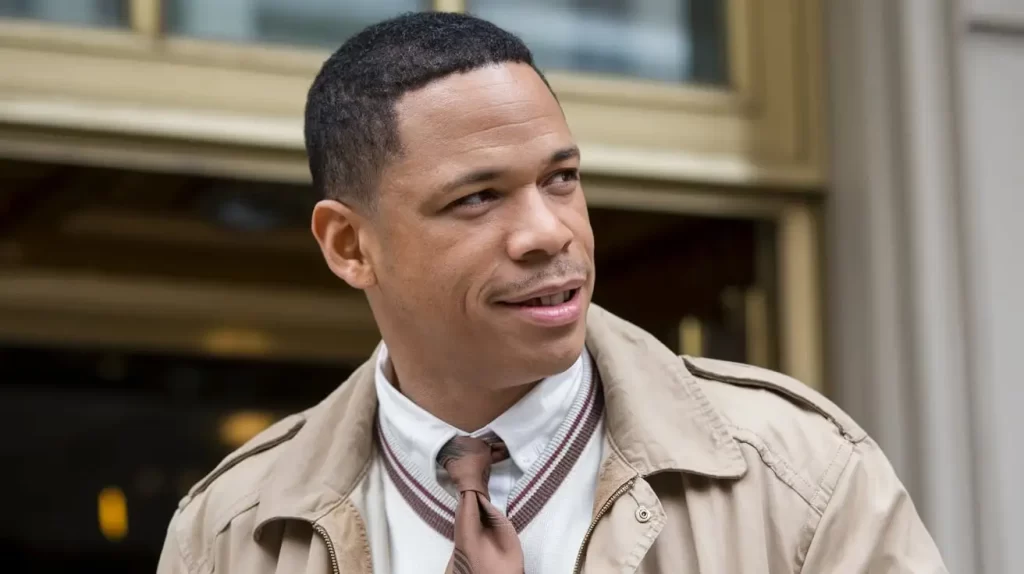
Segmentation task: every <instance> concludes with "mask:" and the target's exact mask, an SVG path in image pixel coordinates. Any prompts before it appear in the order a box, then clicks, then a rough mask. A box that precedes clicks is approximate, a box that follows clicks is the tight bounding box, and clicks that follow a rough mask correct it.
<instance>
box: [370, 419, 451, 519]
mask: <svg viewBox="0 0 1024 574" xmlns="http://www.w3.org/2000/svg"><path fill="white" fill-rule="evenodd" d="M377 442H379V443H380V444H382V445H384V448H385V449H386V450H387V452H388V454H390V455H391V458H393V459H394V467H395V468H396V469H397V470H399V471H401V473H402V475H404V476H405V478H406V479H407V480H408V482H410V483H412V485H413V486H415V487H416V490H417V491H419V493H421V494H422V495H423V496H424V497H425V498H426V499H427V500H430V501H431V502H433V503H434V504H436V505H437V506H438V507H440V508H441V509H442V510H444V511H446V514H450V515H451V518H453V519H454V518H455V511H454V510H452V509H451V507H449V506H448V505H447V504H445V503H443V502H441V501H440V500H438V499H437V498H435V497H434V495H433V494H431V493H430V491H428V490H427V489H426V487H424V486H423V485H422V484H420V482H419V481H418V480H416V478H415V477H414V476H412V473H410V472H409V471H408V470H406V468H405V467H404V466H402V463H401V462H400V461H399V460H398V456H396V455H395V452H394V451H393V450H392V449H391V444H390V443H388V440H387V438H386V437H385V436H384V433H383V431H379V430H378V432H377ZM384 460H385V461H388V458H387V457H384Z"/></svg>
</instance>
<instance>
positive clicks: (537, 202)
mask: <svg viewBox="0 0 1024 574" xmlns="http://www.w3.org/2000/svg"><path fill="white" fill-rule="evenodd" d="M572 240H573V233H572V230H571V229H569V227H568V226H567V225H566V224H565V222H563V221H562V218H561V217H559V213H558V211H557V207H556V206H552V205H551V201H550V199H549V198H547V197H545V195H544V193H543V192H541V191H540V190H537V189H534V190H531V191H530V192H529V193H527V194H525V197H524V198H523V202H522V205H521V207H520V208H519V209H518V210H517V217H516V225H515V227H514V228H513V231H512V233H511V234H510V236H509V241H508V252H509V253H508V254H509V257H511V258H512V259H514V260H516V261H526V260H529V259H533V258H544V259H546V258H550V257H553V256H555V255H558V254H559V253H562V252H563V251H565V250H566V249H568V248H569V245H570V244H571V243H572Z"/></svg>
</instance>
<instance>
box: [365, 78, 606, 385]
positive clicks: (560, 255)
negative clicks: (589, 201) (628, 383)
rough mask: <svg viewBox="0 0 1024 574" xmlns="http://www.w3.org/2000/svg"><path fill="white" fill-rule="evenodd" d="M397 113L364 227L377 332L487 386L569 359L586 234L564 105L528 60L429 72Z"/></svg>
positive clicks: (581, 321)
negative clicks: (397, 149) (395, 147)
mask: <svg viewBox="0 0 1024 574" xmlns="http://www.w3.org/2000/svg"><path fill="white" fill-rule="evenodd" d="M396 111H397V119H398V127H399V136H400V140H401V146H402V152H401V154H400V155H399V157H398V158H396V159H394V160H392V161H391V162H390V163H389V165H387V166H386V168H385V169H384V171H383V173H382V177H381V184H380V187H379V191H378V193H379V203H378V206H377V212H376V214H375V215H374V216H372V217H371V218H370V219H369V220H368V224H367V227H368V229H367V232H368V233H369V234H370V235H371V236H372V238H373V240H372V241H370V242H369V244H370V245H372V250H373V252H372V253H371V254H370V255H371V258H372V260H373V271H374V275H375V277H376V285H375V286H374V287H372V288H371V289H368V290H367V293H368V296H369V298H370V302H371V305H372V306H373V308H374V313H375V315H376V316H377V320H378V323H380V325H381V329H382V331H383V332H384V336H385V338H386V339H388V338H389V337H390V338H391V339H398V340H401V341H403V343H402V344H405V345H408V346H410V347H416V348H417V350H416V351H414V352H416V353H430V355H431V356H432V357H433V359H434V360H437V359H440V360H444V361H451V362H454V363H453V365H452V366H454V367H456V368H457V369H462V370H464V371H465V373H466V374H470V375H471V374H473V373H477V374H479V373H480V372H487V371H489V372H493V373H494V374H495V381H494V383H492V384H495V385H501V384H512V383H513V382H514V381H512V380H508V379H507V378H508V377H512V378H516V377H522V378H542V377H544V376H548V375H551V374H554V373H557V372H560V371H562V370H564V369H566V368H568V367H569V366H570V365H571V364H572V362H573V361H574V360H575V359H576V358H577V357H578V356H579V354H580V352H581V351H582V348H583V343H584V336H585V319H586V311H587V307H588V306H589V304H590V297H591V293H592V291H593V285H594V237H593V231H592V230H591V228H590V221H589V218H588V215H587V207H586V202H585V200H584V197H583V189H582V187H581V186H580V182H579V172H578V169H579V152H578V150H577V148H576V144H575V142H574V141H573V138H572V135H571V134H570V132H569V127H568V125H567V124H566V122H565V118H564V116H563V115H562V110H561V108H560V107H559V105H558V102H557V101H556V100H555V98H554V97H553V96H552V94H551V93H550V91H549V90H548V88H547V86H546V85H545V84H544V82H543V81H542V80H541V78H540V77H539V76H538V75H537V73H536V72H534V71H533V69H531V68H530V67H529V66H526V65H522V64H505V65H495V66H490V67H486V68H483V69H479V70H475V71H472V72H469V73H466V74H455V75H452V76H448V77H446V78H443V79H441V80H438V81H435V82H433V83H431V84H429V85H428V86H426V87H425V88H422V89H420V90H417V91H415V92H411V93H409V94H407V95H406V96H404V97H403V98H402V99H401V100H400V101H399V103H398V105H397V107H396ZM388 331H391V332H390V333H389V332H388ZM389 345H393V343H392V342H391V341H389ZM499 369H500V370H499ZM481 384H484V385H486V384H488V381H481Z"/></svg>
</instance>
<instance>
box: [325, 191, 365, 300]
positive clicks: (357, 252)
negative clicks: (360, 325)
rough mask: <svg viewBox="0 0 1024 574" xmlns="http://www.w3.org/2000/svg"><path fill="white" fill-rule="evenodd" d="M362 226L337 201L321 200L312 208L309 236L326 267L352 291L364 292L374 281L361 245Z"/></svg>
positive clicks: (352, 212) (351, 211) (362, 219)
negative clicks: (311, 229)
mask: <svg viewBox="0 0 1024 574" xmlns="http://www.w3.org/2000/svg"><path fill="white" fill-rule="evenodd" d="M365 224H366V220H365V219H364V218H363V217H361V216H360V215H359V214H358V213H356V212H355V211H354V210H352V208H350V207H349V206H347V205H345V204H344V203H341V202H340V201H335V200H333V199H325V200H322V201H320V202H318V203H317V204H316V206H315V207H314V208H313V221H312V228H313V236H314V237H316V241H317V243H319V244H320V251H321V252H323V254H324V260H325V261H326V262H327V266H328V267H329V268H330V269H331V271H333V272H334V274H335V275H337V276H338V277H341V278H342V279H344V280H345V282H346V283H348V284H349V285H351V286H352V287H354V288H356V289H367V288H369V287H372V286H373V285H375V284H376V282H377V276H376V274H375V273H374V271H373V263H372V259H371V258H370V257H369V254H368V253H367V250H366V248H367V245H364V244H363V235H364V234H363V233H360V230H361V227H362V226H363V225H365Z"/></svg>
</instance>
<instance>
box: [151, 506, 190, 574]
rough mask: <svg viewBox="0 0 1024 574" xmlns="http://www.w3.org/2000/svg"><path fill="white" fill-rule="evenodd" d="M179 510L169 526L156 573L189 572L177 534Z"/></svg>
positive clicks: (178, 573)
mask: <svg viewBox="0 0 1024 574" xmlns="http://www.w3.org/2000/svg"><path fill="white" fill-rule="evenodd" d="M179 512H180V511H176V512H175V513H174V517H173V518H171V523H170V525H169V526H168V527H167V537H166V538H165V539H164V547H163V550H162V551H161V552H160V562H159V563H158V564H157V567H156V574H189V570H188V568H186V567H185V561H184V560H183V559H182V556H181V546H180V545H179V544H178V538H177V536H176V535H175V532H176V531H177V528H176V527H175V526H176V525H177V523H178V515H179Z"/></svg>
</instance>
